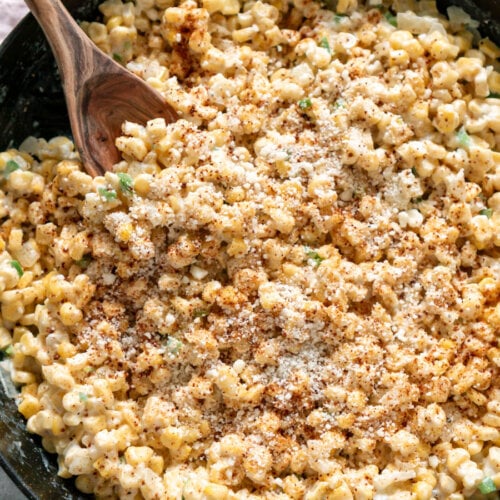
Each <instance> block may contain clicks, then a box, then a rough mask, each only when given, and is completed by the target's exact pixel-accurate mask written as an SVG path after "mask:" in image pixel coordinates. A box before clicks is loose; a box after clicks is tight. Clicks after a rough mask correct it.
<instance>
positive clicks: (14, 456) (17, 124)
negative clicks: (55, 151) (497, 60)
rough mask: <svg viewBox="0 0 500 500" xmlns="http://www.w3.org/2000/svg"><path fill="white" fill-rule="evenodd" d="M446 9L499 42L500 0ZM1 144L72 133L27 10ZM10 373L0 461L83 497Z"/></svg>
mask: <svg viewBox="0 0 500 500" xmlns="http://www.w3.org/2000/svg"><path fill="white" fill-rule="evenodd" d="M98 3H99V0H85V1H83V2H82V1H81V0H67V1H66V2H65V4H66V5H67V6H68V8H69V9H70V11H71V12H72V14H73V15H74V16H75V17H76V18H77V19H79V20H90V19H97V18H98V11H97V5H98ZM437 3H438V7H439V9H440V10H441V11H442V12H445V11H446V8H447V7H448V6H450V5H457V6H459V7H462V8H463V9H464V10H465V11H466V12H467V13H469V14H470V15H471V16H472V17H473V18H474V19H477V20H478V21H480V23H481V25H480V28H479V29H480V31H481V33H482V34H483V36H488V37H490V38H491V39H492V40H494V41H496V43H497V44H500V0H476V1H472V0H437ZM0 131H1V134H0V150H4V149H6V148H8V147H11V146H18V145H19V143H20V142H21V141H22V140H23V139H24V138H25V137H27V136H29V135H35V136H43V137H45V138H50V137H53V136H56V135H61V134H63V135H70V128H69V121H68V116H67V112H66V107H65V104H64V97H63V93H62V90H61V82H60V79H59V77H58V75H57V69H56V66H55V63H54V60H53V58H52V55H51V53H50V50H49V48H48V45H47V43H46V42H45V39H44V37H43V34H42V32H41V29H40V28H39V27H38V25H37V23H36V22H35V20H34V19H33V17H32V16H31V15H29V16H26V17H25V18H24V19H23V20H22V21H21V23H20V24H19V25H18V26H17V27H16V28H15V29H14V30H13V31H12V33H11V34H10V35H9V37H8V38H7V39H6V40H5V42H4V43H3V45H2V46H1V47H0ZM7 378H8V376H7V374H6V373H4V372H2V370H1V368H0V465H2V466H3V467H4V469H5V470H6V471H7V472H8V474H9V475H10V476H11V477H12V479H13V480H14V481H15V482H16V484H17V485H18V486H19V487H20V488H21V490H22V491H23V492H24V493H25V494H26V495H27V497H28V498H29V499H30V500H36V499H40V500H52V499H54V498H58V499H61V500H64V499H85V498H90V497H89V496H88V495H83V494H81V493H79V492H78V491H77V490H76V489H75V487H74V485H73V481H71V480H63V479H61V478H59V477H58V476H57V463H56V460H55V458H54V456H51V455H49V454H47V453H46V452H45V451H43V449H42V447H41V443H40V439H39V438H38V437H36V436H33V435H31V434H28V433H27V432H26V430H25V422H24V419H23V418H22V417H21V415H20V414H19V413H18V412H17V409H16V405H15V403H14V401H13V399H12V397H9V395H8V394H9V390H8V387H7V380H6V379H7Z"/></svg>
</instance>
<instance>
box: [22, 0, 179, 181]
mask: <svg viewBox="0 0 500 500" xmlns="http://www.w3.org/2000/svg"><path fill="white" fill-rule="evenodd" d="M25 1H26V5H27V6H28V8H29V9H30V10H31V12H32V13H33V15H34V16H35V18H36V19H37V21H38V22H39V24H40V25H41V27H42V29H43V31H44V33H45V36H46V37H47V39H48V41H49V43H50V46H51V48H52V51H53V53H54V56H55V59H56V61H57V64H58V67H59V72H60V74H61V79H62V83H63V88H64V94H65V98H66V105H67V107H68V114H69V119H70V123H71V130H72V132H73V137H74V140H75V144H76V147H77V148H78V151H79V153H80V157H81V159H82V162H83V165H84V167H85V169H86V170H87V172H89V173H90V174H91V175H101V174H102V173H103V172H104V171H106V170H109V169H110V168H111V167H112V166H113V164H114V163H116V162H117V161H118V160H119V159H120V155H119V152H118V150H117V149H116V147H115V139H116V137H117V136H118V135H120V131H121V125H122V123H123V122H124V121H125V120H129V121H133V122H137V123H141V124H145V123H146V121H147V120H150V119H152V118H159V117H163V118H165V120H166V121H167V123H169V122H173V121H175V120H176V119H177V118H178V116H177V113H176V112H175V111H174V110H173V109H172V108H171V107H170V106H169V105H168V104H167V103H166V102H165V100H164V99H163V97H162V96H161V95H160V94H159V93H158V92H156V91H155V90H154V89H152V88H151V87H150V86H149V85H147V84H146V83H145V82H144V81H143V80H141V79H140V78H138V77H137V76H135V75H134V74H132V73H130V72H129V71H127V70H126V69H125V68H124V67H122V66H121V65H119V64H118V63H117V62H115V61H113V60H112V59H111V58H110V57H108V56H107V55H105V54H104V53H103V52H101V51H100V50H99V49H98V48H97V47H96V46H95V45H94V43H93V42H92V41H91V40H90V39H89V38H88V37H87V35H86V34H85V33H84V32H83V31H82V30H81V29H80V27H79V26H78V25H77V23H76V22H75V20H74V19H73V18H72V17H71V15H70V14H69V13H68V11H67V10H66V9H65V7H64V6H63V5H62V3H61V2H60V1H59V0H25Z"/></svg>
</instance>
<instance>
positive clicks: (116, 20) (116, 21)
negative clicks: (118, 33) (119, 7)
mask: <svg viewBox="0 0 500 500" xmlns="http://www.w3.org/2000/svg"><path fill="white" fill-rule="evenodd" d="M122 24H123V18H122V16H113V17H112V18H110V19H109V20H108V22H107V23H106V29H107V30H108V32H109V31H111V30H112V29H114V28H117V27H118V26H121V25H122Z"/></svg>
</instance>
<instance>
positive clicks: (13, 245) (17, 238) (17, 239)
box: [8, 229, 23, 252]
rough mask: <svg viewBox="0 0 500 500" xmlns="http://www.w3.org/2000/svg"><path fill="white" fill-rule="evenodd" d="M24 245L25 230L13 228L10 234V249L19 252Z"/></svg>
mask: <svg viewBox="0 0 500 500" xmlns="http://www.w3.org/2000/svg"><path fill="white" fill-rule="evenodd" d="M22 245H23V230H22V229H13V230H12V231H11V232H10V234H9V243H8V246H9V251H10V252H17V251H18V250H21V247H22Z"/></svg>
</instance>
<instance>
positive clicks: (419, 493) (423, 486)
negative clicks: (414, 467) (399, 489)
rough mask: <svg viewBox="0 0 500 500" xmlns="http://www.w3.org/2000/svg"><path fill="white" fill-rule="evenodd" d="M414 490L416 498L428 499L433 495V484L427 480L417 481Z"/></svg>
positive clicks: (418, 499)
mask: <svg viewBox="0 0 500 500" xmlns="http://www.w3.org/2000/svg"><path fill="white" fill-rule="evenodd" d="M412 490H413V493H414V495H415V498H416V500H427V499H428V498H431V497H432V485H430V484H429V483H427V482H425V481H418V482H417V483H415V484H414V485H413V488H412Z"/></svg>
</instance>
